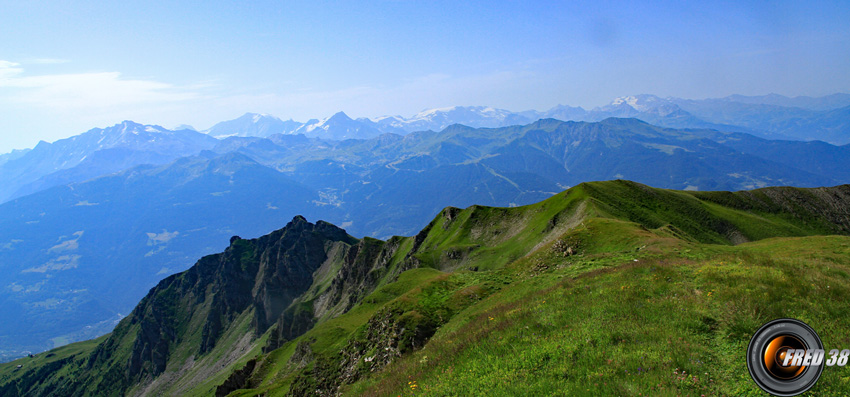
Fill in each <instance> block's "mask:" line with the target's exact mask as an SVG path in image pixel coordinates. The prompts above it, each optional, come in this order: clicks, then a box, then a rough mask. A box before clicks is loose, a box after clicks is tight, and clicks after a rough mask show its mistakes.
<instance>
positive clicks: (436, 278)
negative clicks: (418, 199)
mask: <svg viewBox="0 0 850 397" xmlns="http://www.w3.org/2000/svg"><path fill="white" fill-rule="evenodd" d="M848 202H850V185H841V186H835V187H829V188H815V189H800V188H791V187H781V188H763V189H757V190H753V191H741V192H682V191H672V190H665V189H657V188H651V187H649V186H646V185H642V184H638V183H634V182H630V181H622V180H616V181H606V182H591V183H582V184H580V185H577V186H576V187H573V188H571V189H570V190H568V191H565V192H562V193H559V194H557V195H556V196H554V197H552V198H549V199H547V200H545V201H542V202H539V203H535V204H532V205H528V206H524V207H517V208H497V207H484V206H478V205H473V206H470V207H468V208H466V209H458V208H452V207H448V208H445V209H443V210H442V211H440V213H439V214H437V215H436V216H435V217H434V218H433V220H432V221H431V222H430V223H429V224H428V225H427V226H426V227H425V228H423V229H422V230H421V231H420V232H419V233H417V234H416V235H415V236H410V237H393V238H391V239H389V240H387V241H380V240H374V239H370V238H363V239H355V238H353V237H351V236H349V235H348V234H347V233H345V232H344V231H343V230H342V229H339V228H337V227H336V226H333V225H331V224H328V223H325V222H322V221H319V222H316V223H315V224H312V223H309V222H307V221H306V220H305V219H304V218H303V217H301V216H296V217H295V218H293V219H292V221H290V222H289V223H288V224H287V225H286V226H285V227H284V228H283V229H280V230H277V231H275V232H272V233H271V234H269V235H266V236H263V237H260V238H257V239H251V240H243V239H241V238H239V237H237V236H234V237H232V238H231V242H230V245H229V246H228V248H227V249H226V250H225V251H224V252H223V253H220V254H215V255H210V256H206V257H204V258H201V259H200V260H199V261H198V262H197V263H196V265H195V266H193V267H192V268H191V269H189V270H187V271H185V272H183V273H180V274H178V275H173V276H170V277H168V278H166V279H165V280H163V281H161V282H160V283H159V284H158V285H157V287H155V288H153V289H152V290H151V291H150V292H149V293H148V295H147V297H146V298H144V299H143V300H142V301H141V302H140V304H139V305H138V306H137V307H136V309H134V310H133V312H132V313H131V314H130V316H128V317H127V318H125V319H124V320H122V321H121V323H120V324H119V325H118V327H116V330H115V331H114V332H113V333H112V334H111V335H109V336H108V337H105V338H101V339H99V340H98V341H95V342H91V343H90V342H83V343H81V344H76V345H70V346H69V347H66V348H60V350H57V351H55V352H54V353H45V354H39V355H37V356H36V358H35V359H34V360H36V361H33V362H42V363H43V364H41V365H44V367H35V368H30V367H29V366H30V364H29V362H28V361H26V360H27V359H24V360H23V361H18V362H22V363H24V364H26V365H27V368H26V369H24V370H22V371H20V372H19V373H13V372H10V371H13V368H14V367H13V366H14V365H17V364H16V363H11V364H5V365H0V374H3V375H4V377H3V378H2V379H4V380H6V381H5V383H4V384H0V390H3V391H4V393H9V392H12V391H15V390H18V391H21V392H22V393H26V394H30V393H32V394H34V395H41V394H46V393H58V394H60V395H69V394H75V395H80V394H97V395H121V394H124V393H133V394H135V393H141V394H162V393H174V392H177V391H178V390H181V391H182V392H188V391H190V390H195V392H201V390H205V391H204V392H203V393H204V394H211V393H213V392H214V393H216V394H220V395H223V394H227V393H229V392H230V391H234V390H237V389H242V388H246V387H247V388H260V389H262V388H264V387H269V385H277V386H274V387H285V388H286V389H288V390H289V393H292V394H296V395H298V394H301V393H303V392H306V391H308V390H309V391H314V390H321V391H322V392H323V393H330V394H336V393H339V392H340V391H341V390H343V389H344V387H346V386H347V385H351V384H356V383H357V382H359V381H360V380H361V379H363V378H364V377H368V376H370V375H369V374H370V373H373V372H374V371H376V370H377V369H380V368H383V367H385V366H389V365H391V364H392V363H393V362H395V361H397V360H404V358H405V357H408V356H410V354H412V353H413V352H416V351H419V350H420V349H422V348H423V347H424V346H426V345H427V344H428V343H429V340H430V339H431V338H432V336H434V335H435V332H437V330H438V329H440V327H442V326H444V325H445V324H446V323H447V322H449V321H452V319H454V318H456V317H455V316H456V315H457V313H459V312H460V311H461V310H463V309H465V308H469V307H473V306H475V305H476V304H477V303H478V302H485V300H483V299H485V298H486V297H488V296H491V295H492V294H496V293H497V292H498V291H500V290H501V289H510V288H512V287H511V286H512V285H514V283H521V282H522V281H521V280H526V279H528V277H529V274H532V275H533V274H544V273H541V272H546V271H547V270H546V269H551V267H549V266H553V265H546V266H544V265H545V263H547V262H551V261H553V260H554V261H556V262H557V261H563V260H572V259H570V258H573V256H574V255H577V258H579V259H580V258H582V257H584V256H589V257H595V256H594V255H601V256H599V257H598V258H608V259H606V260H613V261H614V263H617V264H618V265H616V266H624V263H629V262H631V260H632V259H630V258H631V257H634V256H638V257H640V258H642V259H641V260H644V259H646V258H649V257H652V256H653V255H658V254H660V253H661V252H662V251H659V250H669V249H670V248H669V247H679V248H675V251H674V252H679V250H680V249H684V248H687V247H691V248H690V249H695V248H694V247H697V246H701V245H705V244H708V245H712V246H718V247H723V246H728V247H731V246H735V245H739V244H742V243H745V242H747V241H761V240H764V239H769V238H771V237H781V236H786V237H791V236H797V237H799V238H806V237H805V236H813V235H824V234H827V235H828V234H843V235H847V234H848V233H850V206H848V205H847V203H848ZM593 236H597V237H593ZM599 236H606V237H604V238H602V237H599ZM647 239H648V240H647ZM642 241H645V242H642ZM845 241H846V238H845ZM612 244H613V246H612ZM640 244H649V245H650V247H649V248H647V245H644V246H643V247H640ZM671 244H672V245H671ZM636 245H637V246H638V247H640V248H638V249H637V250H636V251H635V249H634V248H633V247H634V246H636ZM613 247H618V248H613ZM644 249H646V250H644ZM623 250H625V251H623ZM617 252H619V254H616V255H614V256H613V257H612V256H610V255H612V254H614V253H617ZM638 252H640V254H638ZM665 252H666V251H665ZM284 253H286V254H284ZM552 253H554V256H553V254H552ZM624 253H625V254H624ZM622 255H625V256H622ZM646 255H649V257H646ZM553 258H560V259H553ZM573 259H574V258H573ZM541 261H542V262H541ZM541 266H543V267H541ZM624 268H628V266H625V267H624ZM264 269H265V270H264ZM590 269H593V267H591V268H590ZM528 272H531V273H528ZM310 273H311V274H310ZM308 274H309V275H308ZM531 277H533V276H531ZM296 280H300V281H296ZM346 283H347V284H348V285H347V286H346V285H345V284H346ZM479 283H480V284H479ZM287 288H289V289H292V288H294V289H292V290H291V291H293V292H286V291H288V290H287ZM446 288H448V291H454V292H450V293H449V295H438V296H444V297H443V298H439V299H438V300H437V301H433V300H422V299H425V297H427V296H431V295H429V294H434V293H437V292H438V291H441V290H443V289H446ZM270 293H271V294H270ZM296 293H297V294H298V295H297V296H296ZM442 294H445V292H442ZM452 294H454V295H452ZM414 297H416V298H414ZM430 299H435V298H430ZM445 299H448V300H445ZM428 302H431V303H428ZM337 304H342V305H343V306H340V307H341V310H338V311H333V310H330V311H328V310H327V308H330V307H333V306H335V305H337ZM429 305H437V306H429ZM271 319H276V320H275V321H270V320H271ZM295 324H302V325H303V324H309V326H308V327H303V326H302V327H301V328H292V327H291V326H292V325H295ZM345 324H348V325H345ZM287 326H289V328H287ZM92 343H94V344H92ZM74 352H76V353H74ZM299 352H300V353H299ZM69 353H73V354H70V355H69ZM51 354H52V355H51ZM373 354H374V355H373ZM279 360H282V361H279ZM340 360H342V361H340ZM299 362H304V363H306V364H304V365H301V364H297V363H299ZM217 363H221V365H218V364H217ZM252 363H253V364H252ZM287 363H289V364H287ZM334 363H336V364H334ZM340 363H341V365H340ZM210 366H215V368H219V369H215V370H213V372H209V370H208V369H209V368H210ZM39 368H44V370H40V369H39ZM274 368H277V369H274ZM45 371H49V372H45ZM269 371H271V372H269ZM281 371H282V372H281ZM35 376H41V378H36V377H35ZM254 378H256V379H255V380H251V379H254ZM35 379H40V381H39V382H37V383H33V381H34V380H35ZM240 379H241V380H240ZM262 379H278V381H273V382H272V383H266V380H262ZM280 379H285V380H284V381H283V382H284V383H283V384H277V383H275V382H279V381H280ZM254 382H259V383H254ZM225 385H229V386H225ZM263 385H266V386H263ZM258 390H259V389H258ZM267 391H268V390H267Z"/></svg>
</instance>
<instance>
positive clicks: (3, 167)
mask: <svg viewBox="0 0 850 397" xmlns="http://www.w3.org/2000/svg"><path fill="white" fill-rule="evenodd" d="M217 143H218V140H217V139H215V138H213V137H211V136H209V135H206V134H202V133H199V132H196V131H193V130H188V129H186V130H178V131H172V130H168V129H165V128H162V127H160V126H155V125H141V124H137V123H134V122H132V121H124V122H123V123H120V124H116V125H114V126H112V127H108V128H94V129H91V130H89V131H87V132H84V133H82V134H80V135H76V136H73V137H70V138H66V139H60V140H58V141H56V142H53V143H48V142H44V141H41V142H39V143H38V145H36V146H35V147H34V148H33V149H32V150H26V151H16V152H12V153H10V154H6V155H3V157H0V202H3V201H7V200H9V199H12V198H16V197H21V196H25V195H27V194H31V193H35V192H37V191H40V190H43V189H46V188H49V187H52V186H58V185H62V184H67V183H72V182H81V181H84V180H88V179H91V178H94V177H98V176H101V175H105V174H109V173H113V172H118V171H121V170H125V169H127V168H130V167H133V166H136V165H140V164H165V163H168V162H171V161H173V160H174V159H176V158H178V157H182V156H188V155H193V154H197V153H198V152H200V151H201V150H204V149H210V148H212V147H213V146H215V145H216V144H217Z"/></svg>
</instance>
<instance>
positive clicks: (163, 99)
mask: <svg viewBox="0 0 850 397" xmlns="http://www.w3.org/2000/svg"><path fill="white" fill-rule="evenodd" d="M847 21H850V2H847V1H832V2H817V1H814V2H813V1H805V2H803V1H799V2H782V1H734V2H721V1H704V2H681V1H670V2H667V1H653V2H636V1H628V2H608V1H592V2H578V1H575V2H574V1H464V2H457V1H411V0H385V1H382V0H377V1H365V2H364V1H335V2H324V1H304V2H301V1H252V2H233V1H181V2H174V1H156V0H149V1H91V0H89V1H62V2H47V1H38V0H32V1H6V0H0V42H2V45H0V153H6V152H9V151H10V150H12V149H21V148H27V147H33V146H34V145H35V144H36V143H37V142H38V141H39V140H45V141H48V142H52V141H55V140H57V139H60V138H64V137H68V136H72V135H76V134H79V133H82V132H85V131H87V130H89V129H91V128H96V127H106V126H110V125H113V124H116V123H119V122H121V121H123V120H133V121H136V122H139V123H144V124H158V125H162V126H164V127H167V128H173V127H175V126H177V125H180V124H190V125H193V126H194V127H196V128H198V129H206V128H209V127H210V126H212V125H213V124H215V123H216V122H219V121H224V120H229V119H234V118H236V117H239V116H240V115H242V114H244V113H246V112H256V113H269V114H272V115H275V116H277V117H280V118H282V119H290V118H292V119H295V120H298V121H306V120H308V119H311V118H323V117H327V116H330V115H331V114H333V113H335V112H337V111H345V112H346V113H347V114H348V115H349V116H352V117H376V116H382V115H402V116H406V117H407V116H411V115H413V114H415V113H417V112H419V111H421V110H424V109H427V108H436V107H446V106H455V105H487V106H494V107H498V108H504V109H508V110H514V111H522V110H528V109H536V110H546V109H549V108H551V107H553V106H555V105H557V104H565V105H571V106H582V107H585V108H588V109H589V108H593V107H595V106H601V105H604V104H606V103H608V102H610V101H611V100H612V99H614V98H616V97H619V96H624V95H636V94H644V93H646V94H655V95H659V96H662V97H666V96H676V97H683V98H694V99H699V98H711V97H723V96H727V95H731V94H744V95H763V94H768V93H778V94H782V95H787V96H798V95H808V96H822V95H828V94H832V93H836V92H845V93H847V92H850V73H847V71H848V70H850V27H848V25H850V24H848V23H847Z"/></svg>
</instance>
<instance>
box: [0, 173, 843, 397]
mask: <svg viewBox="0 0 850 397" xmlns="http://www.w3.org/2000/svg"><path fill="white" fill-rule="evenodd" d="M848 203H850V186H839V187H835V188H821V189H794V188H768V189H760V190H755V191H748V192H734V193H729V192H681V191H671V190H663V189H654V188H650V187H647V186H644V185H640V184H636V183H632V182H628V181H608V182H593V183H585V184H581V185H579V186H576V187H574V188H572V189H570V190H568V191H566V192H564V193H561V194H558V195H556V196H553V197H552V198H550V199H548V200H545V201H542V202H540V203H537V204H533V205H529V206H524V207H517V208H491V207H482V206H472V207H469V208H466V209H462V210H461V209H457V208H447V209H445V210H443V211H442V212H441V213H440V214H438V215H437V216H436V217H435V218H434V220H433V221H432V222H431V223H430V224H429V225H428V226H427V227H426V228H425V229H423V230H422V231H421V232H420V233H419V234H417V235H416V236H412V237H396V238H393V239H391V240H389V241H388V242H382V241H378V240H374V239H368V240H363V241H361V242H359V243H358V245H357V246H358V247H360V248H359V250H358V251H356V252H357V256H351V257H350V258H349V257H347V256H346V255H355V254H353V253H351V252H355V251H347V252H349V254H345V253H343V252H341V251H340V252H335V251H334V250H333V249H331V250H330V251H328V252H329V254H328V257H329V258H336V259H334V261H328V262H326V263H325V265H323V266H321V267H318V270H316V271H315V273H314V274H313V285H312V286H311V287H310V288H308V289H306V292H305V293H304V295H302V296H301V297H300V298H298V299H296V300H295V301H294V303H293V306H291V307H290V309H293V307H296V306H297V307H296V308H298V310H305V311H309V310H310V308H316V307H320V306H321V304H320V303H319V302H320V301H321V300H322V299H324V298H323V296H326V295H323V294H326V292H327V291H332V290H333V289H334V288H337V289H339V290H340V291H349V292H346V293H345V294H343V295H341V296H343V297H346V296H347V297H353V296H356V297H357V302H354V303H355V304H354V305H353V306H350V309H346V310H343V309H340V308H341V307H343V306H346V307H348V305H343V303H344V302H343V303H339V304H336V305H333V306H332V307H331V309H328V310H327V311H324V312H322V313H324V315H323V316H321V317H320V318H318V319H317V322H316V325H315V326H314V327H313V328H312V329H310V330H309V331H307V332H306V333H304V334H302V335H300V336H297V337H296V338H294V339H292V340H286V339H284V340H280V344H278V345H275V346H279V348H276V349H274V350H271V351H265V352H264V349H263V346H264V344H265V343H266V340H267V338H268V337H269V335H274V333H275V332H276V329H275V327H280V326H281V324H284V323H281V322H278V324H276V325H275V327H273V328H272V329H270V330H269V331H268V332H266V333H264V334H262V335H259V336H257V335H254V334H252V329H251V327H250V319H251V318H252V316H253V313H251V312H245V313H243V314H242V315H241V316H240V317H238V318H235V319H233V320H232V321H230V323H229V325H228V327H227V328H226V329H224V330H223V331H222V333H221V336H220V337H219V339H218V342H217V343H216V345H215V346H214V348H213V349H212V350H211V352H210V353H208V354H207V355H205V356H199V357H200V359H199V360H198V361H193V360H195V357H193V356H192V352H194V351H196V347H195V345H196V344H198V343H200V342H199V341H193V340H192V338H191V335H194V333H193V332H187V333H186V334H185V335H187V338H188V339H187V340H185V341H180V342H178V343H177V344H176V345H175V347H174V349H173V352H174V353H172V355H173V357H172V359H171V362H169V365H168V369H167V370H165V371H164V372H163V375H160V376H161V378H157V379H154V380H153V382H148V383H145V384H144V385H143V386H137V387H136V388H135V389H133V390H132V391H134V392H148V393H150V394H180V395H212V394H215V392H216V387H217V386H219V385H221V384H224V383H225V382H227V384H229V385H230V387H229V389H227V391H232V395H260V394H264V395H287V394H292V395H302V394H305V393H313V392H315V391H316V390H320V391H322V392H323V393H325V394H335V393H343V394H350V395H404V394H407V395H409V394H416V395H420V394H423V393H424V394H426V395H454V394H480V393H482V392H484V391H491V393H495V394H497V395H501V394H510V395H563V394H570V395H582V394H586V395H599V394H614V395H639V394H643V395H681V394H683V395H690V394H695V395H700V394H706V395H726V394H754V395H757V394H758V391H757V390H756V388H755V385H754V384H753V383H752V382H751V381H750V380H749V375H748V373H747V371H746V365H745V363H744V361H743V355H744V352H745V349H746V343H747V342H748V340H749V337H750V336H751V334H752V332H754V331H755V330H756V329H757V328H758V326H760V325H761V324H762V323H764V322H766V321H768V320H771V319H774V318H778V317H796V318H800V319H801V320H803V321H807V322H809V323H810V324H811V325H812V326H813V327H815V329H816V330H818V331H819V332H820V334H821V337H822V338H823V340H824V343H825V345H826V346H834V347H841V346H845V347H846V346H850V337H848V336H847V335H846V332H842V330H847V329H850V328H848V325H850V321H846V320H844V319H843V318H842V316H841V313H843V312H844V311H846V308H845V306H846V305H845V304H843V302H845V301H846V299H847V298H848V297H850V295H848V294H850V289H848V288H845V285H846V284H847V282H846V281H847V279H848V278H850V238H848V237H845V236H840V235H847V234H850V233H848V231H850V205H848ZM368 252H372V253H371V254H368V255H367V253H368ZM364 258H365V259H364ZM369 258H372V259H373V260H372V259H370V260H372V261H371V262H370V261H367V259H369ZM375 258H377V259H375ZM361 262H362V263H361ZM339 272H351V274H352V277H355V278H358V280H361V279H362V280H371V281H370V282H368V283H366V284H355V285H354V288H357V287H359V286H362V285H365V286H367V287H368V290H366V291H363V294H361V295H358V294H353V293H351V292H350V290H351V288H349V289H348V290H346V289H344V288H343V287H340V285H341V284H340V282H341V281H339V280H335V279H334V274H336V273H339ZM340 274H342V273H340ZM345 274H348V273H345ZM346 294H348V295H346ZM175 300H177V301H179V300H180V299H179V298H175ZM184 306H185V305H184ZM204 307H206V306H205V305H201V306H198V307H197V308H195V309H194V310H198V312H195V313H194V314H193V315H192V316H187V320H186V321H190V319H191V318H205V317H206V315H204V314H203V313H202V311H203V310H208V309H204ZM340 313H343V314H340ZM284 315H286V312H284ZM293 318H298V317H293ZM187 324H188V323H187ZM246 335H247V336H248V337H246ZM128 338H129V337H128ZM99 342H101V341H93V342H85V343H82V344H73V345H70V346H68V347H66V348H63V349H59V350H54V351H51V352H48V353H45V354H40V355H37V356H36V357H35V358H33V359H23V360H18V361H16V362H13V363H9V364H5V365H0V392H4V393H0V394H3V395H6V394H8V395H16V394H15V392H13V391H17V392H27V393H30V394H34V395H47V394H50V393H51V391H53V390H48V389H45V388H44V387H41V386H39V385H38V384H37V378H38V376H40V375H39V374H42V375H43V374H46V373H51V374H52V375H51V376H52V377H53V379H56V380H57V381H53V382H50V383H49V385H54V386H55V385H62V384H63V383H62V382H64V381H65V380H64V379H66V378H65V377H63V374H66V373H67V374H69V375H72V374H86V376H89V377H94V378H95V379H101V378H103V377H106V376H118V375H119V374H115V373H111V372H98V371H100V370H101V369H100V368H99V367H97V366H94V367H91V366H89V367H86V366H85V365H84V364H85V363H88V362H89V361H90V360H87V357H89V356H90V355H91V354H92V353H91V352H92V351H97V349H103V348H104V345H103V343H100V344H98V343H99ZM128 344H132V339H130V340H126V341H118V342H117V343H116V344H114V345H112V346H111V348H114V349H119V350H120V349H128V348H127V345H128ZM265 346H268V345H265ZM265 350H268V349H265ZM48 355H50V356H49V357H48ZM224 356H227V357H229V358H228V359H226V360H223V362H225V363H227V365H226V366H224V367H221V366H219V367H217V366H216V363H217V362H219V361H221V360H220V359H221V358H222V357H224ZM112 357H123V356H122V355H121V354H113V355H112ZM27 360H30V361H27ZM249 360H252V361H251V362H250V363H249ZM187 362H193V363H194V366H190V367H185V368H184V366H185V365H186V363H187ZM246 363H247V364H248V365H246ZM19 364H20V365H25V367H24V368H21V369H17V368H16V365H19ZM113 364H114V365H113V366H112V367H113V368H117V367H120V363H113ZM178 364H179V365H178ZM243 367H244V369H243ZM240 369H243V370H241V371H237V370H240ZM50 371H52V372H50ZM86 371H88V372H86ZM235 372H236V374H234V373H235ZM169 376H170V377H171V378H168V377H169ZM71 379H73V377H71ZM70 381H72V380H69V382H70ZM848 382H850V377H848V376H847V375H845V374H843V373H842V372H841V369H839V368H836V370H832V371H825V374H824V377H823V378H822V379H821V381H820V382H819V384H818V385H817V386H816V390H818V391H819V392H820V393H822V394H825V395H831V394H834V395H843V394H846V393H848V392H850V383H848ZM54 386H51V387H54ZM86 390H88V391H89V392H93V390H92V389H86ZM59 394H60V395H61V392H60V393H59Z"/></svg>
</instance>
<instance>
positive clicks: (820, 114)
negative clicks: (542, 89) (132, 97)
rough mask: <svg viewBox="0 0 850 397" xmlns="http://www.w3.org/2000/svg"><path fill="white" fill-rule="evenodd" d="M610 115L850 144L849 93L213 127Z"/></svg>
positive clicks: (334, 133) (369, 126) (359, 134)
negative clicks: (815, 96) (813, 96)
mask: <svg viewBox="0 0 850 397" xmlns="http://www.w3.org/2000/svg"><path fill="white" fill-rule="evenodd" d="M609 117H619V118H637V119H639V120H643V121H646V122H648V123H650V124H655V125H659V126H663V127H671V128H711V129H717V130H720V131H727V132H747V133H750V134H753V135H756V136H760V137H764V138H770V139H793V140H822V141H825V142H829V143H833V144H847V143H850V122H848V120H850V95H848V94H834V95H829V96H825V97H820V98H812V97H795V98H788V97H785V96H781V95H776V94H772V95H765V96H742V95H732V96H729V97H725V98H719V99H704V100H690V99H681V98H660V97H657V96H654V95H637V96H626V97H620V98H616V99H614V100H613V101H612V102H611V103H610V104H608V105H606V106H602V107H597V108H594V109H591V110H585V109H583V108H581V107H570V106H564V105H558V106H555V107H553V108H552V109H549V110H547V111H542V112H541V111H535V110H528V111H523V112H512V111H509V110H504V109H496V108H492V107H485V106H454V107H448V108H438V109H430V110H424V111H422V112H420V113H418V114H416V115H414V116H412V117H410V118H404V117H402V116H382V117H376V118H371V119H369V118H357V119H352V118H350V117H348V116H347V115H346V114H345V113H342V112H339V113H337V114H335V115H333V116H331V117H328V118H326V119H323V120H318V119H313V120H309V121H307V122H306V123H300V122H297V121H293V120H287V121H282V120H280V119H278V118H276V117H274V116H270V115H260V114H254V113H248V114H245V115H243V116H242V117H239V118H238V119H235V120H231V121H226V122H222V123H219V124H216V125H215V126H213V127H212V128H210V129H209V130H208V131H207V132H208V133H209V134H210V135H212V136H214V137H216V138H226V137H230V136H240V137H246V136H253V137H261V138H265V137H268V136H270V135H273V134H304V135H305V136H307V137H315V138H323V139H334V140H343V139H369V138H374V137H376V136H378V135H381V134H384V133H394V134H399V135H404V134H406V133H410V132H415V131H428V130H431V131H441V130H442V129H444V128H446V127H448V126H450V125H453V124H462V125H466V126H470V127H487V128H498V127H507V126H511V125H524V124H528V123H531V122H534V121H537V120H539V119H545V118H553V119H558V120H564V121H601V120H604V119H606V118H609Z"/></svg>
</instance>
